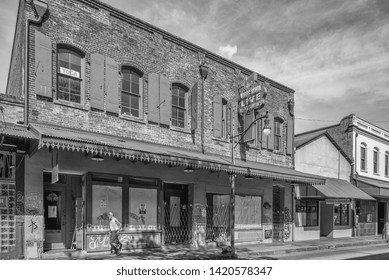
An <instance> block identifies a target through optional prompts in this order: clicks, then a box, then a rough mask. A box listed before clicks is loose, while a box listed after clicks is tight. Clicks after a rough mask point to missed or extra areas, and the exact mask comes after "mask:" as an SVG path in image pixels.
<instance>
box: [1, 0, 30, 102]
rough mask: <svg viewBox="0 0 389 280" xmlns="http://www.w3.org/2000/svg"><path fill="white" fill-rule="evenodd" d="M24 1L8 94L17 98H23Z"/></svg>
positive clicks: (10, 72)
mask: <svg viewBox="0 0 389 280" xmlns="http://www.w3.org/2000/svg"><path fill="white" fill-rule="evenodd" d="M24 6H25V4H24V1H20V4H19V12H18V17H17V22H16V27H15V36H14V45H13V47H12V59H11V62H10V67H9V73H8V81H7V88H6V94H7V95H12V96H15V97H17V98H23V97H24V93H23V81H24V79H23V78H24V77H23V68H24V62H25V59H24V56H25V49H24V45H25V43H24V41H25V37H26V35H25V25H24V22H25V17H24V15H25V13H24Z"/></svg>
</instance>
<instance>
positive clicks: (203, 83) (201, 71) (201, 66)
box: [200, 64, 208, 154]
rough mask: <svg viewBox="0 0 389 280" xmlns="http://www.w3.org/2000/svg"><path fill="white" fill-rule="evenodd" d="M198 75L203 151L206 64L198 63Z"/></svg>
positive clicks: (203, 151)
mask: <svg viewBox="0 0 389 280" xmlns="http://www.w3.org/2000/svg"><path fill="white" fill-rule="evenodd" d="M200 75H201V82H202V83H201V152H202V153H203V154H204V153H205V146H204V142H205V141H204V128H205V112H204V110H205V90H204V87H205V79H206V78H207V76H208V66H205V65H204V64H201V65H200Z"/></svg>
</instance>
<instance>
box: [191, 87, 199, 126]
mask: <svg viewBox="0 0 389 280" xmlns="http://www.w3.org/2000/svg"><path fill="white" fill-rule="evenodd" d="M197 110H198V83H195V84H194V85H193V87H192V92H191V129H192V130H195V129H197Z"/></svg>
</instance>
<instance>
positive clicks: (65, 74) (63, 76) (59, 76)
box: [55, 43, 85, 105]
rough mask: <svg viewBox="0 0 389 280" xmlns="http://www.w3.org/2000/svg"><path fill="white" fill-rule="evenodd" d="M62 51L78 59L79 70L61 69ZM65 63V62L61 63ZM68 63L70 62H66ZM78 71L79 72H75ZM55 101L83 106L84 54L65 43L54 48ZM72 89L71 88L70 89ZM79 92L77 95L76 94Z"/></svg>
mask: <svg viewBox="0 0 389 280" xmlns="http://www.w3.org/2000/svg"><path fill="white" fill-rule="evenodd" d="M62 50H68V51H70V52H73V53H75V54H76V55H77V57H79V58H80V65H79V69H72V67H71V65H69V66H70V68H66V67H61V61H60V57H59V56H60V53H61V51H62ZM70 59H71V58H70ZM62 62H66V61H64V60H63V61H62ZM67 62H68V63H69V62H70V61H67ZM77 70H79V71H77ZM55 75H56V99H57V100H60V101H65V102H70V103H73V104H80V105H84V100H85V52H84V51H82V50H80V49H79V48H77V47H75V46H73V45H69V44H66V43H59V44H57V47H56V72H55ZM72 87H73V88H72ZM77 92H79V94H77Z"/></svg>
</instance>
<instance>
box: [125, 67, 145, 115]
mask: <svg viewBox="0 0 389 280" xmlns="http://www.w3.org/2000/svg"><path fill="white" fill-rule="evenodd" d="M141 83H142V74H141V73H140V72H138V71H136V70H135V69H131V68H123V69H122V106H121V108H122V114H127V115H130V116H133V117H137V118H139V117H140V112H141V96H142V92H141V88H142V87H141Z"/></svg>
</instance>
